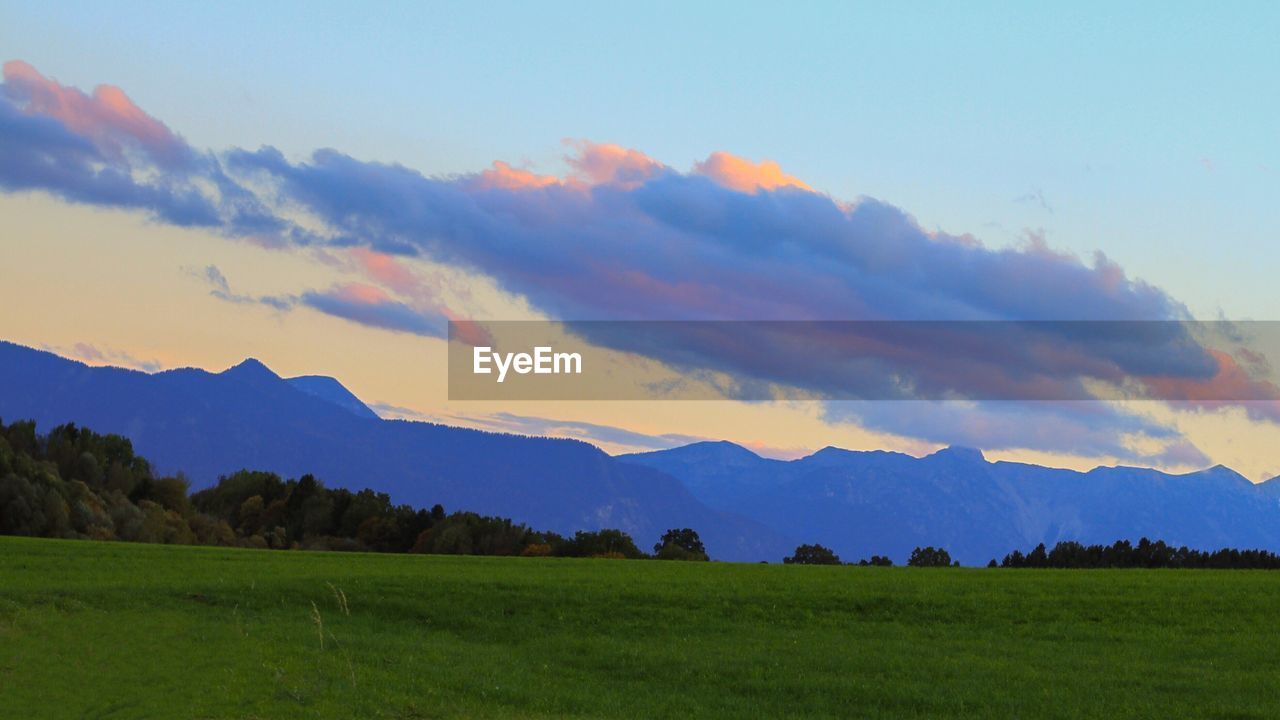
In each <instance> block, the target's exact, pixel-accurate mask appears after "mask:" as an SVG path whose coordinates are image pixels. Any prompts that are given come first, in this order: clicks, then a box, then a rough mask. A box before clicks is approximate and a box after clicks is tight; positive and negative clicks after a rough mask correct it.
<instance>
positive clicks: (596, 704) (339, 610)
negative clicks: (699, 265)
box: [0, 537, 1280, 719]
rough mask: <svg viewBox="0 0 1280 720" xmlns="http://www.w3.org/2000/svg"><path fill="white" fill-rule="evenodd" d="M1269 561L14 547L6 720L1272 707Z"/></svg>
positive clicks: (1087, 712) (1277, 712)
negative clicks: (763, 559) (1179, 565)
mask: <svg viewBox="0 0 1280 720" xmlns="http://www.w3.org/2000/svg"><path fill="white" fill-rule="evenodd" d="M1278 618H1280V572H1261V571H1176V570H1151V571H1146V570H1103V571H1053V570H986V569H915V568H856V567H821V566H782V565H738V564H722V563H678V562H657V561H611V560H576V559H553V558H538V559H535V558H482V557H456V556H417V555H374V554H341V553H307V552H280V551H275V552H273V551H257V550H239V549H222V548H207V547H175V546H159V545H143V544H124V543H106V542H80V541H66V540H32V539H25V538H8V537H6V538H0V718H5V719H8V718H14V719H18V718H23V719H26V718H102V719H107V718H437V717H439V718H453V717H476V718H489V717H548V718H551V717H628V718H655V717H670V718H686V717H868V718H946V717H957V718H959V717H966V718H969V717H1001V718H1056V717H1061V718H1074V717H1098V718H1124V717H1135V718H1137V717H1141V718H1151V717H1212V718H1252V717H1257V718H1264V717H1280V682H1277V680H1280V670H1278V669H1277V668H1280V637H1277V633H1276V631H1275V630H1274V628H1276V626H1277V622H1278Z"/></svg>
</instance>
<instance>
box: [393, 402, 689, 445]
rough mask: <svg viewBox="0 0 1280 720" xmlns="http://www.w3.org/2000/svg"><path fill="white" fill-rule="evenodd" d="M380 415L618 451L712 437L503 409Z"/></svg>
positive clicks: (401, 411)
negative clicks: (653, 432) (558, 439)
mask: <svg viewBox="0 0 1280 720" xmlns="http://www.w3.org/2000/svg"><path fill="white" fill-rule="evenodd" d="M369 407H371V408H373V410H374V411H375V412H377V413H378V415H380V416H382V417H383V418H388V419H398V420H413V421H417V422H433V423H443V424H452V425H457V424H464V425H469V426H472V427H476V428H479V429H481V430H488V431H490V432H499V433H509V434H513V435H533V436H538V437H568V438H574V439H577V440H584V441H586V442H590V443H594V444H599V445H604V446H606V447H608V448H610V449H612V450H614V451H622V452H644V451H648V450H667V449H670V448H673V447H680V446H682V445H688V444H689V443H695V442H702V441H704V440H707V439H708V438H704V437H698V436H694V435H680V434H676V433H667V434H663V435H648V434H645V433H639V432H635V431H632V430H627V429H625V428H620V427H616V426H613V425H602V424H599V423H592V422H585V421H581V420H556V419H552V418H544V417H536V416H531V415H516V414H514V413H507V412H500V413H492V414H487V415H466V416H460V415H447V414H446V415H432V414H428V413H422V412H418V411H417V410H413V409H410V408H406V407H401V406H398V405H393V404H390V403H373V404H371V405H370V406H369Z"/></svg>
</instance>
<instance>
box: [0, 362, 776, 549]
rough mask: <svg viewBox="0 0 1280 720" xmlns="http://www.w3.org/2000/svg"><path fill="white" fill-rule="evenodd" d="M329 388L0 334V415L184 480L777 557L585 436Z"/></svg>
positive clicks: (750, 525) (747, 525) (667, 482)
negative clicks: (436, 416) (380, 406)
mask: <svg viewBox="0 0 1280 720" xmlns="http://www.w3.org/2000/svg"><path fill="white" fill-rule="evenodd" d="M332 390H333V388H332V387H330V388H329V391H330V392H327V393H320V394H313V393H312V392H310V391H305V390H303V389H300V388H299V387H297V386H296V385H295V384H294V383H292V382H290V381H287V380H284V379H282V378H280V377H279V376H277V375H276V374H275V373H273V372H272V371H271V370H270V369H269V368H267V367H266V366H265V365H263V364H262V363H260V362H258V361H256V360H246V361H245V362H243V363H241V364H239V365H236V366H235V367H232V368H230V369H228V370H225V371H223V372H221V373H210V372H206V371H204V370H197V369H180V370H170V371H166V372H161V373H156V374H148V373H143V372H137V371H133V370H124V369H120V368H110V367H89V366H87V365H84V364H83V363H79V362H75V361H72V360H68V359H65V358H61V357H58V356H57V355H54V354H51V353H47V352H42V351H38V350H33V349H30V348H25V347H22V346H19V345H15V344H12V343H0V417H3V418H5V419H19V418H22V419H27V418H29V419H34V420H35V421H36V422H37V423H38V425H39V426H40V427H41V428H42V429H44V430H48V429H49V428H51V427H53V426H55V425H58V424H61V423H66V422H75V423H77V424H80V425H85V426H88V427H92V428H93V429H94V430H96V431H99V432H103V433H118V434H121V435H125V436H126V437H129V438H130V439H131V440H132V441H133V444H134V447H135V448H136V449H137V451H138V452H139V453H140V454H142V455H144V456H146V457H147V458H149V459H150V460H151V461H152V462H153V463H154V464H155V465H156V466H157V470H159V471H160V472H162V473H174V472H177V471H182V472H184V473H186V475H187V476H188V477H189V478H190V479H191V480H192V482H193V485H194V486H195V487H196V488H199V487H205V486H208V485H209V484H211V483H212V482H213V481H214V480H216V479H217V477H218V476H220V475H223V474H227V473H230V472H233V471H235V470H238V469H241V468H250V469H254V470H268V471H272V472H276V473H279V474H281V475H285V476H288V477H297V476H300V475H303V474H306V473H311V474H314V475H316V476H317V477H320V478H323V479H324V480H325V482H326V483H328V484H330V485H331V486H336V487H346V488H352V489H359V488H365V487H368V488H372V489H374V490H377V491H379V492H385V493H388V494H390V495H391V497H392V499H393V501H394V502H396V503H407V504H410V505H414V506H417V507H431V506H432V505H434V504H436V503H441V504H443V505H444V506H445V507H446V508H450V509H466V510H471V511H474V512H478V513H481V514H486V515H499V516H502V517H509V518H512V519H513V520H516V521H517V522H523V523H526V524H528V525H530V526H533V527H537V528H540V529H546V530H552V531H556V532H560V533H568V534H572V533H573V532H574V531H577V530H591V529H598V528H606V527H608V528H617V529H620V530H623V531H625V532H628V533H630V534H631V535H632V537H635V538H636V539H637V541H639V542H653V540H656V539H657V538H658V537H659V536H660V535H661V534H662V532H663V531H665V530H666V529H667V528H671V527H693V528H697V529H698V531H699V532H700V533H701V535H702V538H703V540H704V541H705V542H706V545H707V548H708V550H709V552H710V553H711V555H712V556H713V557H715V558H719V559H726V560H755V559H777V558H780V557H781V556H782V555H783V554H785V553H786V552H787V551H789V550H790V548H791V547H792V546H791V545H790V544H789V543H788V541H786V540H784V539H782V538H781V537H780V536H778V535H777V534H776V533H773V532H772V531H770V530H768V529H767V528H766V527H764V526H762V525H759V524H757V523H754V522H751V521H748V520H745V519H741V518H737V517H734V516H732V515H730V514H726V513H721V512H718V511H714V510H711V509H709V508H708V507H706V506H705V505H704V504H702V503H701V502H700V501H698V500H697V499H696V498H695V497H693V495H691V494H690V493H689V492H688V490H686V489H685V488H684V486H683V485H682V484H681V483H680V482H679V481H678V480H675V479H674V478H671V477H669V476H667V475H665V474H663V473H662V472H660V471H656V470H653V469H650V468H644V467H638V466H635V465H630V464H625V463H620V462H617V461H615V460H614V459H612V458H610V457H609V456H608V455H606V454H605V453H604V452H602V451H600V450H599V449H597V448H595V447H593V446H591V445H588V444H586V443H583V442H579V441H575V440H558V439H547V438H530V437H523V436H516V435H500V434H494V433H487V432H481V431H477V430H470V429H465V428H455V427H446V426H442V425H434V424H429V423H420V422H407V421H400V420H382V419H378V418H376V417H367V416H364V415H363V414H362V413H358V412H353V411H352V410H351V409H350V408H349V407H346V406H344V405H342V404H335V403H334V402H333V397H335V394H334V393H333V392H332ZM342 392H343V393H345V392H346V391H345V389H343V391H342ZM336 396H337V397H344V396H343V395H341V394H338V395H336ZM352 397H354V396H352ZM650 538H652V539H653V540H650Z"/></svg>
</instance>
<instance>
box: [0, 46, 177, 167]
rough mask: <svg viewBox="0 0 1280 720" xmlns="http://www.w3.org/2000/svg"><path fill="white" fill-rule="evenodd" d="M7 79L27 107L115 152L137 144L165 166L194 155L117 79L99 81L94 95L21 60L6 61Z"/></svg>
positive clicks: (15, 96) (10, 89) (13, 95)
mask: <svg viewBox="0 0 1280 720" xmlns="http://www.w3.org/2000/svg"><path fill="white" fill-rule="evenodd" d="M4 84H5V89H6V92H7V93H8V94H9V96H10V97H11V98H13V99H15V100H17V101H19V102H23V103H25V106H26V112H28V113H31V114H40V115H45V116H48V117H52V118H56V119H57V120H59V121H61V122H62V123H63V124H64V125H66V126H67V127H68V128H70V129H71V130H74V131H75V132H77V133H79V134H81V135H83V136H85V137H88V138H91V139H92V140H93V141H94V142H95V143H96V144H97V145H98V146H99V147H100V148H103V149H104V150H106V151H108V152H109V153H112V154H115V155H120V154H121V153H122V152H123V149H122V148H123V146H126V145H129V144H136V146H137V147H139V148H141V149H142V150H143V151H145V152H146V153H147V154H148V155H150V157H151V159H152V161H154V162H155V163H157V164H159V165H162V166H165V167H177V166H179V165H181V164H182V163H184V162H186V160H187V159H188V155H189V152H188V147H187V144H186V142H184V141H183V140H182V139H181V138H179V137H178V136H177V135H175V134H174V133H173V132H172V131H171V130H169V128H168V127H167V126H165V124H164V123H162V122H160V121H159V120H156V119H155V118H153V117H151V116H150V115H148V114H147V113H145V112H143V110H142V109H141V108H139V107H138V106H137V105H135V104H134V102H133V101H132V100H130V99H129V96H128V95H125V93H124V91H123V90H121V89H120V88H118V87H116V86H114V85H99V86H98V87H96V88H94V90H93V95H92V96H90V95H86V94H85V93H83V92H81V91H80V90H77V89H76V88H70V87H66V86H63V85H60V84H59V83H58V82H57V81H55V80H52V79H50V78H47V77H45V76H44V75H41V74H40V72H39V71H37V70H36V69H35V68H34V67H32V66H31V65H29V64H27V63H25V62H22V61H21V60H12V61H10V62H7V63H5V64H4Z"/></svg>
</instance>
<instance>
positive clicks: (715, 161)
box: [693, 152, 813, 193]
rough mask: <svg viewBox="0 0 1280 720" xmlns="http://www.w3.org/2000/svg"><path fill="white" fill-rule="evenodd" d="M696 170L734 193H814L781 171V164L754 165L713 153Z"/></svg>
mask: <svg viewBox="0 0 1280 720" xmlns="http://www.w3.org/2000/svg"><path fill="white" fill-rule="evenodd" d="M693 171H694V172H695V173H698V174H699V175H705V176H707V177H709V178H711V179H712V180H715V181H716V182H718V183H720V184H721V185H723V186H725V187H727V188H729V189H731V190H737V191H738V192H744V193H754V192H757V191H759V190H777V189H778V188H787V187H791V188H798V189H800V190H809V191H812V190H813V188H811V187H809V186H808V185H807V184H806V183H805V182H804V181H803V180H801V179H800V178H797V177H795V176H793V175H788V174H786V173H784V172H782V168H781V167H780V166H779V165H778V163H776V162H774V161H772V160H765V161H763V162H759V163H753V162H751V161H750V160H747V159H744V158H740V157H736V156H733V155H730V154H729V153H727V152H714V153H711V156H710V157H708V158H707V159H706V160H704V161H702V162H700V163H697V164H696V165H694V166H693Z"/></svg>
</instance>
